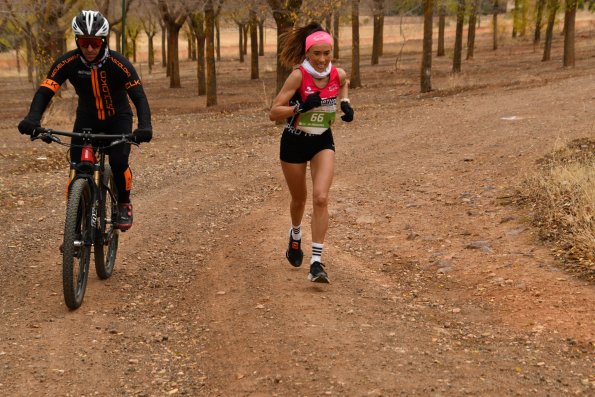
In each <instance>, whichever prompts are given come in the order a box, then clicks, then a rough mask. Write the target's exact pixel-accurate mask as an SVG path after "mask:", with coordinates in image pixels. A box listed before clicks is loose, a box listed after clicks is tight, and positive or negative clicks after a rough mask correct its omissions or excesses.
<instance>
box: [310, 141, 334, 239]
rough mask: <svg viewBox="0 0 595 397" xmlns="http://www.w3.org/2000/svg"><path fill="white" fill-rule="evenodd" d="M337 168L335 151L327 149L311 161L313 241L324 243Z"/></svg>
mask: <svg viewBox="0 0 595 397" xmlns="http://www.w3.org/2000/svg"><path fill="white" fill-rule="evenodd" d="M334 170H335V152H334V151H333V150H330V149H325V150H323V151H321V152H318V153H317V154H316V156H314V158H312V160H311V161H310V172H311V174H312V243H318V244H323V243H324V238H325V236H326V231H327V229H328V195H329V190H330V188H331V184H332V182H333V174H334Z"/></svg>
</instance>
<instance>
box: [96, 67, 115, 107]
mask: <svg viewBox="0 0 595 397" xmlns="http://www.w3.org/2000/svg"><path fill="white" fill-rule="evenodd" d="M99 79H100V80H101V92H102V93H103V101H104V102H105V110H107V115H108V116H113V115H115V114H116V109H114V103H113V102H112V94H111V93H110V91H109V86H108V85H107V72H106V71H105V70H102V71H101V72H99Z"/></svg>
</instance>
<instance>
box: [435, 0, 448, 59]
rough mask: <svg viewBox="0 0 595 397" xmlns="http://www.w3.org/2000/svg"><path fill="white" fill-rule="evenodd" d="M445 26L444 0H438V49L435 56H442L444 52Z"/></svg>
mask: <svg viewBox="0 0 595 397" xmlns="http://www.w3.org/2000/svg"><path fill="white" fill-rule="evenodd" d="M445 27H446V5H445V4H444V0H441V1H440V6H439V7H438V51H437V52H436V56H438V57H443V56H444V54H445V52H444V29H445Z"/></svg>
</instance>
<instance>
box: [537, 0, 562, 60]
mask: <svg viewBox="0 0 595 397" xmlns="http://www.w3.org/2000/svg"><path fill="white" fill-rule="evenodd" d="M559 7H560V1H559V0H548V11H549V16H548V20H547V28H546V29H545V44H544V46H543V58H541V60H542V61H549V60H550V58H551V52H552V40H553V39H554V25H555V24H556V13H557V12H558V8H559Z"/></svg>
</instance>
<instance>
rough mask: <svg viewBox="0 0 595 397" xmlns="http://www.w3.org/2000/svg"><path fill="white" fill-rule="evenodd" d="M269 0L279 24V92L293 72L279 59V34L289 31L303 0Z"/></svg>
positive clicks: (278, 50) (279, 50) (276, 21)
mask: <svg viewBox="0 0 595 397" xmlns="http://www.w3.org/2000/svg"><path fill="white" fill-rule="evenodd" d="M267 2H268V4H269V7H271V12H272V13H273V18H275V23H276V24H277V92H279V91H280V90H281V87H283V83H284V82H285V79H286V78H287V76H289V73H290V72H291V69H290V68H287V67H285V66H283V65H282V64H281V61H280V59H279V54H280V53H281V48H280V47H279V36H280V35H282V34H283V33H285V32H287V31H288V30H289V29H291V28H292V27H293V25H294V24H295V15H296V13H297V11H299V10H300V8H301V6H302V0H267Z"/></svg>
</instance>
